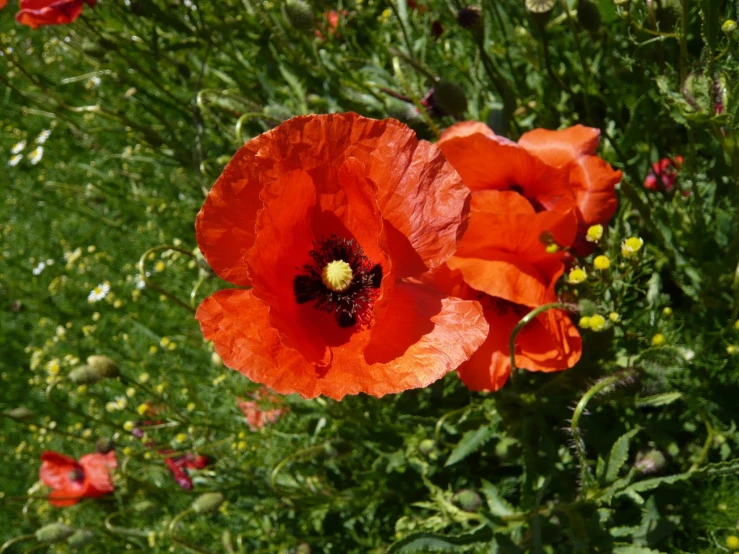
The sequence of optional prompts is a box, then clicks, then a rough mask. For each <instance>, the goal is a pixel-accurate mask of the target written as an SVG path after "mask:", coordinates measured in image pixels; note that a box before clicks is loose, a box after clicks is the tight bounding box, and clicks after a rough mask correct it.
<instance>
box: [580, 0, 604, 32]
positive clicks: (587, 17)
mask: <svg viewBox="0 0 739 554" xmlns="http://www.w3.org/2000/svg"><path fill="white" fill-rule="evenodd" d="M577 21H578V23H580V26H581V27H582V28H583V29H585V30H586V31H590V32H591V33H596V32H598V30H599V29H600V10H598V6H596V5H595V4H594V3H593V2H591V1H590V0H578V2H577Z"/></svg>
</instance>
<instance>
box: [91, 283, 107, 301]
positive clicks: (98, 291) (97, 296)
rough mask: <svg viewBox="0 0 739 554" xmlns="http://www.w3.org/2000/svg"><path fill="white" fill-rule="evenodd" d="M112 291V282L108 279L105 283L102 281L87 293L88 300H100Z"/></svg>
mask: <svg viewBox="0 0 739 554" xmlns="http://www.w3.org/2000/svg"><path fill="white" fill-rule="evenodd" d="M109 292H110V283H108V282H107V281H106V282H105V283H101V284H100V285H98V286H97V287H95V288H94V289H92V290H91V291H90V294H88V295H87V301H88V302H90V303H92V302H97V301H98V300H102V299H103V298H105V297H106V296H108V293H109Z"/></svg>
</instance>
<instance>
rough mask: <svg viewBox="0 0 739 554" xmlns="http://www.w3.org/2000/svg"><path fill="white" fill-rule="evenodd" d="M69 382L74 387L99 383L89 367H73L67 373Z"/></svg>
mask: <svg viewBox="0 0 739 554" xmlns="http://www.w3.org/2000/svg"><path fill="white" fill-rule="evenodd" d="M68 377H69V380H70V381H72V382H73V383H75V384H76V385H92V384H93V383H97V382H98V381H100V378H99V377H98V376H97V375H95V374H94V373H93V371H92V369H91V368H90V366H86V365H80V366H77V367H75V368H74V369H73V370H72V371H70V372H69V375H68Z"/></svg>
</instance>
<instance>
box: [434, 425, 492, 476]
mask: <svg viewBox="0 0 739 554" xmlns="http://www.w3.org/2000/svg"><path fill="white" fill-rule="evenodd" d="M493 434H494V431H493V430H492V429H491V428H490V426H489V425H483V426H482V427H480V428H478V429H475V430H474V431H467V432H466V433H465V434H464V435H462V440H460V441H459V443H457V446H455V447H454V450H452V453H451V454H450V455H449V459H448V460H447V461H446V463H445V464H444V466H446V467H448V466H450V465H454V464H456V463H457V462H460V461H462V460H464V459H465V458H466V457H467V456H469V455H470V454H473V453H474V452H476V451H477V450H478V449H479V448H480V447H481V446H482V445H483V444H485V443H486V442H487V441H488V440H490V438H491V437H492V436H493Z"/></svg>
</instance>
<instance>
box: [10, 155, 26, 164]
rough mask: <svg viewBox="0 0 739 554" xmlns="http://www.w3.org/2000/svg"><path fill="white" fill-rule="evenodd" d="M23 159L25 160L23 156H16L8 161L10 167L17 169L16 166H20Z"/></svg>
mask: <svg viewBox="0 0 739 554" xmlns="http://www.w3.org/2000/svg"><path fill="white" fill-rule="evenodd" d="M22 159H23V154H16V155H15V156H13V157H12V158H10V159H9V160H8V165H9V166H10V167H15V166H17V165H18V164H19V163H21V160H22Z"/></svg>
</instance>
